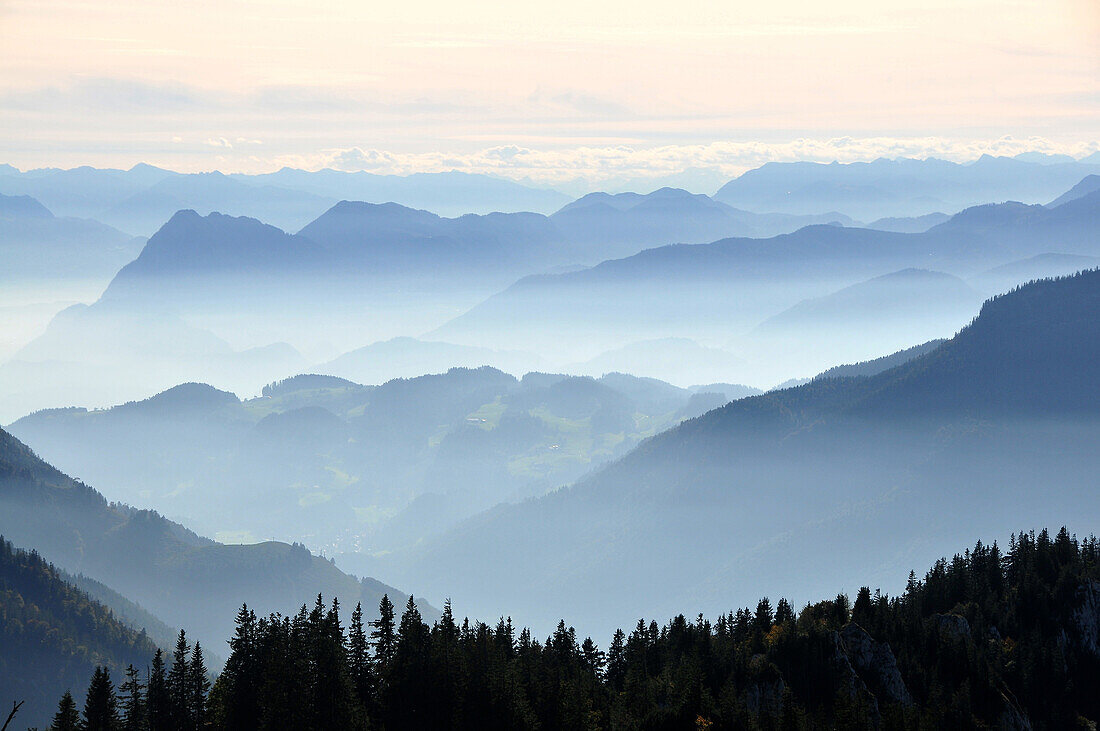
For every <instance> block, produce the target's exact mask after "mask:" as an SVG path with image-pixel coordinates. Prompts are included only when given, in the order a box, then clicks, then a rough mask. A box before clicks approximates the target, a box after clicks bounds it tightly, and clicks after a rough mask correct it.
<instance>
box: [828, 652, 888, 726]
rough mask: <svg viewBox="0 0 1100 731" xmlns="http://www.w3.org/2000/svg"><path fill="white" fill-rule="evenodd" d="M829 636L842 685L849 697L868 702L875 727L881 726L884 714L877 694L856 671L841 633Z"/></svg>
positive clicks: (835, 665) (834, 663)
mask: <svg viewBox="0 0 1100 731" xmlns="http://www.w3.org/2000/svg"><path fill="white" fill-rule="evenodd" d="M861 631H862V630H861ZM864 634H866V633H864ZM829 638H830V639H831V640H832V642H833V665H834V667H835V668H836V672H837V676H838V678H839V679H840V684H841V686H842V687H843V688H845V689H846V690H847V692H848V697H849V698H850V699H851V700H853V701H856V700H862V701H863V702H864V703H866V705H867V710H868V713H869V715H870V716H871V721H872V723H873V724H874V726H875V728H879V727H881V725H882V714H881V712H880V711H879V707H878V699H877V698H876V697H875V694H874V693H872V692H871V689H870V688H868V687H867V683H865V682H863V678H861V677H859V673H857V672H856V669H855V666H854V665H853V664H852V660H851V658H849V657H848V651H847V649H846V648H845V646H844V641H843V640H842V639H841V636H840V633H839V632H830V633H829Z"/></svg>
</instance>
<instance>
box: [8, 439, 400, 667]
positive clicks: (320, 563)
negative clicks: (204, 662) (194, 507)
mask: <svg viewBox="0 0 1100 731" xmlns="http://www.w3.org/2000/svg"><path fill="white" fill-rule="evenodd" d="M0 508H2V509H0V532H2V533H3V534H4V536H5V537H7V538H8V539H9V540H11V541H12V542H13V543H16V544H18V545H23V546H34V547H35V548H36V549H38V550H40V551H41V552H42V553H43V554H44V555H46V556H49V557H50V558H51V560H53V561H55V562H56V563H57V565H58V566H60V567H62V568H64V569H65V570H67V571H71V572H80V573H84V574H87V575H88V576H90V577H92V578H95V579H97V580H99V581H102V582H103V583H105V584H107V585H108V586H110V587H112V588H113V589H115V590H117V591H119V592H121V593H122V594H123V595H124V596H127V597H129V598H131V599H133V600H134V601H136V602H138V603H140V604H142V605H143V606H144V607H146V608H147V609H148V610H149V611H151V612H153V613H154V614H155V615H157V616H159V617H161V618H163V619H164V620H165V621H166V622H169V623H172V624H175V625H177V626H186V627H187V628H188V629H189V630H190V631H191V632H193V633H194V635H195V636H196V637H198V638H199V639H201V640H202V641H203V642H204V643H205V644H208V645H209V646H210V647H211V648H220V647H222V644H221V643H222V642H223V641H224V640H225V639H226V638H227V637H229V635H230V633H231V629H232V615H233V612H234V611H235V608H239V607H240V605H241V604H242V603H243V602H245V601H247V602H248V603H249V605H253V604H255V605H256V609H257V611H270V610H278V611H283V612H286V611H292V610H294V609H296V608H297V607H298V606H299V605H301V604H303V603H306V602H309V601H311V599H312V598H313V597H315V596H316V594H317V593H318V592H320V593H323V594H325V595H326V596H339V597H340V600H341V602H343V603H344V605H345V606H349V605H351V606H354V604H355V602H357V601H360V600H362V602H363V604H364V611H374V608H376V607H377V605H378V600H379V599H380V598H381V596H382V594H383V593H385V592H389V593H390V596H391V597H393V596H400V592H397V591H396V590H394V589H392V588H391V587H387V586H385V585H383V584H381V583H379V582H377V581H374V580H373V579H364V580H363V581H362V582H360V581H358V580H356V579H355V578H353V577H351V576H348V575H347V574H344V573H342V572H341V571H339V570H338V569H337V568H336V567H335V566H334V565H333V564H331V563H330V562H328V561H326V560H324V559H323V558H319V557H317V556H314V555H312V554H311V553H310V552H309V551H308V550H307V549H306V548H305V547H304V546H300V545H294V546H290V545H287V544H285V543H277V542H274V541H270V542H266V543H260V544H254V545H224V544H221V543H217V542H215V541H211V540H209V539H206V538H201V537H199V536H197V535H196V534H194V533H192V532H191V531H189V530H187V529H186V528H184V527H182V526H180V525H178V524H176V523H173V522H171V521H169V520H166V519H165V518H163V517H161V516H160V515H158V514H157V513H154V512H151V511H147V510H136V509H134V508H131V507H129V506H126V505H124V504H122V503H108V502H107V500H106V499H104V497H103V496H102V495H101V494H100V493H98V492H97V491H96V490H94V489H92V488H91V487H89V486H87V485H85V484H83V483H81V482H78V481H76V480H74V479H72V478H70V477H68V476H66V475H64V474H62V473H61V472H59V471H58V470H56V469H54V468H53V467H51V466H50V465H48V464H46V463H45V462H43V461H42V460H40V459H39V458H38V457H36V456H35V455H34V453H33V452H32V451H31V450H30V449H29V448H28V447H26V446H25V445H24V444H22V443H21V442H19V441H18V440H17V439H15V438H14V437H13V436H11V435H10V434H9V433H8V432H6V431H3V430H0ZM368 608H369V610H368ZM215 652H217V650H215Z"/></svg>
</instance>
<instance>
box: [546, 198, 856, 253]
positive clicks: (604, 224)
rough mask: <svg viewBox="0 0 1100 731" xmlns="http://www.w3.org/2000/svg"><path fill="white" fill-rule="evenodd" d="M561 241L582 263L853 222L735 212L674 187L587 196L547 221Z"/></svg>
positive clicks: (837, 217)
mask: <svg viewBox="0 0 1100 731" xmlns="http://www.w3.org/2000/svg"><path fill="white" fill-rule="evenodd" d="M550 219H551V220H552V221H553V222H554V224H555V225H556V226H557V227H558V228H559V229H560V230H561V231H562V233H563V234H564V236H565V238H566V239H568V240H569V241H571V242H574V244H577V245H580V246H581V247H584V248H582V250H581V251H580V254H581V256H580V260H582V261H593V260H595V261H600V260H602V259H608V258H615V257H620V256H629V255H630V254H633V253H636V252H637V251H638V250H639V249H641V248H645V247H647V246H660V245H664V244H701V243H706V242H710V241H715V240H717V239H722V238H728V237H730V236H772V235H775V234H779V233H787V232H789V231H793V230H795V229H797V228H800V227H802V226H807V225H811V224H815V223H831V222H834V221H838V222H840V223H842V224H844V225H851V224H853V223H854V222H853V221H852V220H851V219H850V218H848V217H847V216H844V215H843V214H839V213H835V214H833V213H828V214H824V215H822V216H788V215H781V214H772V215H762V214H757V213H750V212H748V211H739V210H737V209H735V208H731V207H730V206H727V205H725V204H722V203H719V202H717V201H715V200H713V199H712V198H709V197H707V196H705V195H698V194H692V193H688V192H687V191H686V190H679V189H676V188H661V189H660V190H656V191H654V192H652V193H649V194H648V195H640V194H638V193H618V194H616V195H611V194H608V193H590V194H588V195H586V196H584V197H582V198H579V199H578V200H576V201H573V202H572V203H570V204H569V205H567V206H565V207H564V208H562V209H561V210H559V211H558V212H556V213H555V214H554V215H552V216H551V217H550Z"/></svg>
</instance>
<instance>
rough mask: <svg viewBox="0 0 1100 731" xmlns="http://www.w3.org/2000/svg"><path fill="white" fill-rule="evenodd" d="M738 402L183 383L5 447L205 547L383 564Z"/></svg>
mask: <svg viewBox="0 0 1100 731" xmlns="http://www.w3.org/2000/svg"><path fill="white" fill-rule="evenodd" d="M746 391H747V389H745V387H738V386H729V385H722V384H713V385H709V386H704V387H699V388H697V389H695V390H694V391H688V390H686V389H682V388H677V387H675V386H672V385H669V384H667V383H663V382H661V381H657V380H654V379H645V378H637V377H635V376H629V375H625V374H621V373H620V374H615V373H611V374H608V375H606V376H603V377H601V378H599V379H593V378H583V377H572V376H565V375H556V374H547V373H529V374H527V375H525V376H524V377H523V378H522V379H516V378H515V377H513V376H511V375H508V374H506V373H503V372H501V371H499V370H495V369H492V368H487V367H482V368H477V369H465V368H453V369H450V370H449V371H447V372H445V373H440V374H435V375H426V376H419V377H416V378H408V379H404V378H402V379H395V380H392V381H388V382H386V383H384V384H382V385H379V386H364V385H359V384H357V383H354V382H352V381H349V380H346V379H342V378H338V377H334V376H328V375H301V376H296V377H293V378H290V379H285V380H283V381H280V382H277V383H273V384H270V385H268V386H267V387H265V388H264V389H263V392H262V394H261V395H260V396H259V397H258V398H252V399H247V400H244V401H241V400H239V399H238V398H237V397H236V396H235V395H234V394H232V393H228V392H225V391H220V390H218V389H215V388H213V387H212V386H208V385H205V384H196V383H189V384H181V385H178V386H176V387H174V388H171V389H168V390H167V391H165V392H163V393H160V394H158V395H156V396H154V397H152V398H148V399H144V400H141V401H135V402H131V403H127V404H122V405H119V406H115V407H113V408H110V409H103V410H87V409H83V408H65V409H50V410H43V411H39V412H36V413H34V414H31V415H28V416H26V417H24V418H22V419H19V420H18V421H16V422H15V423H13V424H12V425H10V427H9V429H10V430H11V432H12V433H13V434H14V435H16V436H17V437H18V438H20V439H22V440H24V441H25V442H26V443H28V444H30V445H31V446H33V447H34V449H36V450H37V451H38V452H39V453H41V454H42V455H44V456H45V457H46V458H47V459H48V460H50V461H51V462H52V463H54V464H57V465H59V466H60V467H61V468H62V469H64V470H66V471H69V472H71V473H73V474H78V475H81V476H82V477H84V478H85V479H88V480H90V481H92V482H93V483H94V484H100V485H105V486H107V487H106V489H107V491H108V493H107V494H108V495H109V497H110V498H111V499H112V500H119V501H123V502H127V503H132V504H141V505H144V506H148V507H152V508H154V509H157V510H160V511H161V512H163V513H165V514H167V515H169V516H173V517H176V518H178V519H179V520H181V521H183V522H184V523H185V524H186V525H188V526H189V527H191V528H193V529H198V530H199V531H200V532H202V533H205V534H207V535H212V536H214V537H216V538H220V539H224V540H249V541H255V540H259V539H262V538H266V537H268V536H273V535H274V536H279V537H281V538H284V539H285V540H295V541H303V542H306V543H308V544H309V545H311V546H313V547H317V548H324V549H326V550H327V551H329V552H330V553H332V552H335V551H337V550H339V551H345V552H347V551H354V550H358V549H362V550H368V551H372V552H382V551H388V550H393V549H394V548H396V547H399V546H404V545H409V544H411V543H415V542H416V541H419V540H422V539H424V538H425V537H426V536H428V535H430V534H433V533H436V532H439V531H441V530H443V529H445V528H447V527H450V526H452V525H454V524H455V523H457V522H458V521H460V520H461V519H463V518H465V517H468V516H470V515H473V514H475V513H477V512H478V511H480V510H483V509H486V508H489V507H491V506H493V505H495V504H497V503H499V502H502V501H517V500H522V499H525V498H527V497H530V496H532V495H540V494H543V493H545V492H547V491H548V490H551V489H553V488H555V487H559V486H561V485H564V484H568V483H569V482H572V481H573V480H575V479H577V478H578V477H580V476H582V475H584V474H585V473H587V472H589V471H590V470H591V469H593V468H594V467H595V466H597V465H599V464H602V463H604V462H606V461H608V460H610V459H613V458H615V457H617V456H620V455H622V454H625V453H626V452H627V451H628V450H629V449H630V448H631V447H633V446H634V445H636V444H637V443H638V442H639V441H640V440H642V439H643V438H645V437H648V436H651V435H653V434H655V433H657V432H659V431H661V430H663V429H665V428H667V427H669V426H672V425H674V424H676V423H678V422H679V421H681V420H683V419H685V418H690V417H693V416H697V415H699V414H701V413H703V412H704V411H707V410H709V409H711V408H714V407H716V406H719V405H721V404H723V403H725V402H727V401H729V400H731V399H733V398H736V397H739V396H741V395H743V394H744V393H745V392H746Z"/></svg>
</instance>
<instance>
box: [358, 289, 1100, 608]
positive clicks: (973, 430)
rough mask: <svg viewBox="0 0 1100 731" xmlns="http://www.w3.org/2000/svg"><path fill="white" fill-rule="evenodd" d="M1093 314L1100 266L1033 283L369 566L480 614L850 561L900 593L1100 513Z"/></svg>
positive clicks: (640, 603) (733, 594)
mask: <svg viewBox="0 0 1100 731" xmlns="http://www.w3.org/2000/svg"><path fill="white" fill-rule="evenodd" d="M1098 315H1100V272H1098V271H1090V272H1085V273H1082V274H1078V275H1075V276H1072V277H1067V278H1061V279H1057V280H1043V281H1038V282H1033V283H1031V284H1028V285H1026V286H1023V287H1021V288H1019V289H1017V290H1014V291H1013V292H1011V293H1009V294H1005V295H1003V296H999V297H996V298H994V299H991V300H989V301H988V302H986V304H985V305H984V306H983V307H982V309H981V313H980V314H979V316H978V317H977V318H976V319H975V320H974V321H973V323H971V324H970V325H968V326H967V327H965V328H964V329H963V330H962V331H960V332H959V333H958V334H957V335H956V336H955V337H953V338H952V339H950V340H948V341H946V342H944V343H942V344H940V345H938V346H937V347H935V348H934V349H932V350H930V351H929V352H926V353H924V354H923V355H919V356H918V357H916V358H913V359H911V360H908V361H907V362H905V363H903V364H901V365H898V366H896V367H894V368H890V369H888V370H885V371H882V372H879V373H877V374H876V375H872V376H858V377H843V378H819V379H816V380H814V381H813V382H811V383H809V384H806V385H803V386H800V387H796V388H790V389H786V390H781V391H773V392H770V393H767V394H764V395H761V396H754V397H750V398H746V399H741V400H739V401H735V402H733V403H730V404H728V405H726V406H724V407H722V408H719V409H716V410H713V411H710V412H708V413H707V414H705V415H703V416H701V417H699V418H697V419H693V420H689V421H687V422H685V423H683V424H681V425H680V426H678V427H674V428H672V429H670V430H668V431H666V432H663V433H662V434H659V435H658V436H655V437H654V438H652V439H650V440H647V441H646V442H644V443H642V444H641V445H640V446H639V447H638V448H636V449H635V450H633V451H632V452H631V453H630V454H628V455H627V456H626V457H624V458H622V459H621V460H618V461H616V462H614V463H612V464H611V465H609V466H607V467H606V468H604V469H602V470H600V471H598V472H597V473H595V474H593V475H591V476H589V477H587V478H585V479H583V480H581V481H579V482H578V483H576V484H574V485H573V486H571V487H568V488H565V489H562V490H558V491H556V492H553V493H551V494H549V495H546V496H544V497H542V498H539V499H537V500H534V501H529V502H526V503H522V504H518V505H510V506H501V507H499V508H497V509H495V510H493V511H489V512H487V513H484V514H482V515H480V516H477V517H476V518H473V519H471V520H469V521H467V522H466V523H464V524H463V525H461V526H459V527H457V528H455V529H454V530H452V531H450V532H449V533H448V534H446V535H444V536H441V537H439V538H437V539H434V540H432V541H430V542H428V543H427V544H425V545H423V546H420V547H417V548H416V549H414V550H410V551H408V552H404V553H402V554H396V555H393V556H389V557H386V558H387V559H388V560H387V561H375V562H373V563H372V564H371V565H372V566H373V567H374V568H376V569H377V570H378V571H379V572H380V575H383V576H387V577H389V578H390V579H391V580H397V579H398V578H400V579H401V580H403V581H405V582H413V583H415V584H417V585H421V586H431V587H433V588H434V590H435V591H438V592H446V593H447V594H448V595H450V596H452V597H453V598H454V600H455V601H456V602H462V603H463V605H466V604H469V605H471V606H472V607H474V609H475V612H482V611H487V608H488V607H489V606H494V607H496V608H497V609H496V610H494V611H500V608H502V607H503V608H507V610H508V611H509V612H512V613H521V612H522V613H524V614H525V615H526V613H530V614H531V615H532V616H538V617H539V619H540V620H541V621H544V622H551V621H553V616H555V608H556V607H558V606H561V605H562V604H568V606H570V608H571V610H572V611H573V612H574V613H575V614H576V615H577V616H578V617H579V618H578V621H579V622H582V623H583V625H584V626H585V627H595V628H600V627H604V626H607V625H608V623H609V622H610V621H611V618H612V617H614V616H620V617H621V616H623V615H624V614H634V615H645V614H651V613H656V614H657V615H661V614H662V613H667V612H668V611H669V610H668V607H669V606H671V604H679V605H680V606H681V608H683V607H684V606H685V603H686V605H688V606H690V607H691V609H690V611H691V612H695V611H701V612H704V613H707V612H711V611H713V610H714V607H715V606H716V605H720V604H723V603H725V604H728V603H729V601H731V598H732V600H733V601H734V602H735V603H736V602H740V601H742V599H741V598H740V594H739V591H740V590H739V587H744V586H752V587H754V589H755V590H756V591H757V592H760V591H763V592H764V593H767V594H772V593H773V591H778V590H779V587H780V586H781V585H782V584H784V583H786V584H787V585H788V586H789V585H791V582H795V583H797V585H798V586H799V587H800V591H804V592H810V593H811V594H812V593H813V592H817V593H820V592H822V591H823V588H822V585H823V584H822V582H824V583H828V584H830V585H831V586H832V587H833V590H834V591H835V588H836V587H837V586H842V587H847V588H849V589H850V588H852V586H851V584H850V582H852V581H853V580H854V579H853V577H854V575H855V574H853V572H856V573H858V574H859V575H862V576H868V575H870V576H873V577H875V580H876V581H878V580H879V577H880V576H881V577H882V583H881V585H882V586H883V588H884V589H885V590H897V589H898V588H899V587H897V586H896V585H895V583H896V579H895V583H891V582H889V580H888V579H887V576H888V575H889V574H890V573H896V572H897V570H898V567H899V566H901V567H903V566H906V565H909V564H910V563H911V562H912V561H914V560H917V559H920V557H923V556H924V555H925V554H926V553H930V552H932V553H934V550H935V549H934V548H931V547H930V542H931V543H935V542H938V541H943V540H945V539H949V538H951V537H952V536H958V535H960V534H970V533H972V532H973V531H975V530H978V531H987V532H996V531H998V530H999V531H1006V530H1008V527H1009V526H1012V525H1016V524H1020V523H1023V522H1027V521H1034V520H1042V521H1048V520H1053V519H1055V517H1054V516H1059V517H1058V519H1059V520H1061V519H1065V520H1071V521H1072V522H1074V523H1075V524H1077V523H1079V524H1080V525H1081V527H1086V526H1089V525H1092V524H1093V523H1094V522H1095V521H1096V520H1097V519H1098V518H1100V514H1098V509H1100V508H1098V506H1097V504H1096V501H1095V500H1094V499H1092V498H1093V497H1094V496H1093V483H1094V478H1093V476H1094V475H1095V474H1096V470H1097V469H1098V468H1100V454H1098V453H1097V450H1096V449H1095V445H1096V443H1097V439H1098V438H1100V385H1098V384H1100V378H1098V376H1100V374H1098V373H1097V372H1096V368H1097V363H1100V317H1098ZM500 546H508V547H509V550H508V552H507V553H502V552H501V551H500V550H499V547H500ZM341 560H343V561H345V565H353V561H354V557H342V558H341ZM655 577H659V579H658V580H659V581H660V585H661V591H660V592H654V591H653V582H654V580H655ZM803 599H804V597H803V596H802V594H799V595H797V596H794V597H792V600H793V601H794V602H796V603H798V602H800V601H803ZM746 601H747V600H746Z"/></svg>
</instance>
